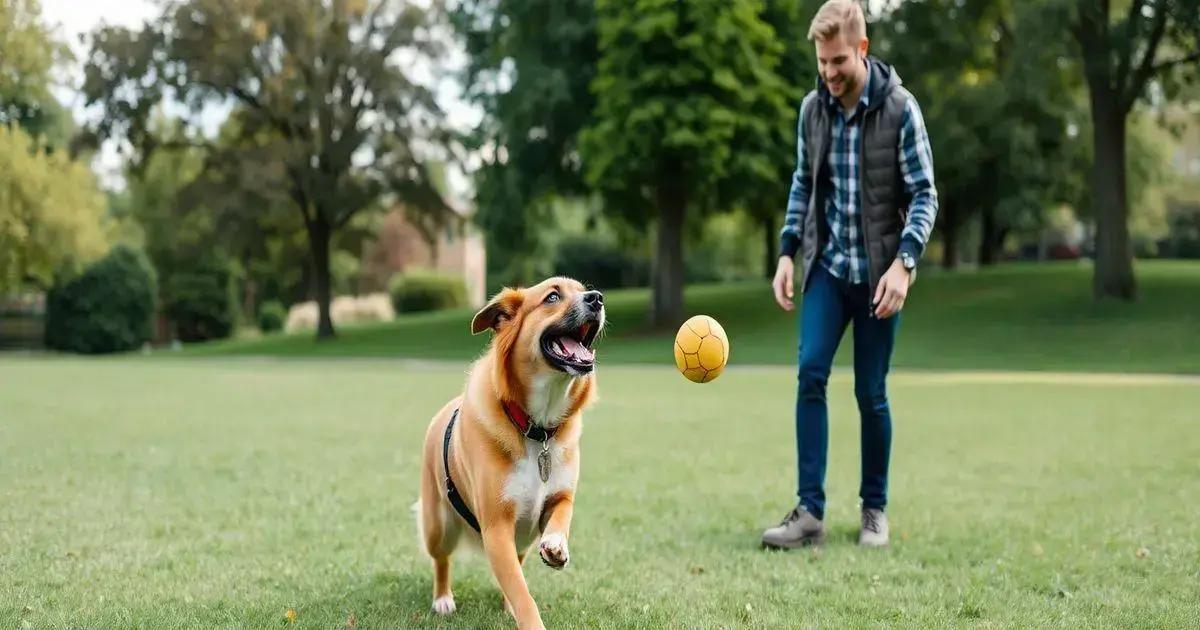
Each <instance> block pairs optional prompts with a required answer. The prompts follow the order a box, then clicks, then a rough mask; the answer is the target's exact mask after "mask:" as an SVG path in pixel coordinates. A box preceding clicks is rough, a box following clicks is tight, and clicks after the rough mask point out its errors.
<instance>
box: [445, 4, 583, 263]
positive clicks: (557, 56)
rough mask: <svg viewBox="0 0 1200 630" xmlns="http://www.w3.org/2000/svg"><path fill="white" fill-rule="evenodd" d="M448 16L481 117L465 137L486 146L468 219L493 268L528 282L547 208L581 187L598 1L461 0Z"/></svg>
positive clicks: (579, 191)
mask: <svg viewBox="0 0 1200 630" xmlns="http://www.w3.org/2000/svg"><path fill="white" fill-rule="evenodd" d="M451 20H452V23H453V24H454V27H455V29H456V31H457V32H458V33H459V35H460V36H462V38H463V40H464V42H465V44H466V49H467V53H468V55H469V64H468V66H467V68H466V72H465V74H466V76H465V84H466V86H467V97H468V98H469V99H471V100H472V101H473V102H475V103H476V104H478V105H480V106H481V107H482V109H483V111H484V119H483V121H482V122H481V124H480V125H479V127H478V128H477V129H475V130H474V132H473V133H472V134H471V136H470V138H468V144H469V146H470V147H471V148H473V149H476V150H479V149H482V148H484V147H487V150H486V151H482V152H481V155H482V156H483V159H484V164H483V165H482V167H481V168H480V169H479V170H478V171H477V173H476V190H477V193H476V199H475V200H476V206H477V208H478V211H477V212H476V214H475V216H474V219H475V221H476V222H477V224H478V225H479V226H480V227H481V228H482V229H483V232H484V234H485V237H486V240H487V250H488V260H489V264H490V265H491V266H494V267H503V268H504V272H506V273H505V275H506V276H508V277H510V278H512V280H513V281H514V282H517V283H524V282H531V281H534V280H536V278H534V277H533V274H534V272H533V267H534V266H535V265H536V260H535V258H536V257H537V255H538V254H537V251H538V250H539V249H540V247H541V245H542V241H543V237H544V236H545V233H544V231H543V230H544V225H545V219H546V216H547V213H548V212H549V208H548V205H549V203H550V202H551V200H552V199H553V198H555V197H560V196H574V195H581V194H583V193H585V190H586V186H585V183H584V181H583V173H582V169H581V165H580V162H579V159H578V156H577V151H578V147H577V145H578V134H579V130H580V129H581V128H583V126H585V125H586V124H587V123H588V121H589V120H590V119H591V115H592V110H593V107H594V103H595V97H594V96H593V95H592V93H591V92H590V91H589V90H588V86H589V84H590V83H591V81H592V78H593V77H594V76H595V74H596V61H597V56H598V52H597V49H596V17H595V10H594V2H593V0H465V1H463V2H459V3H456V5H455V8H454V9H453V11H452V12H451Z"/></svg>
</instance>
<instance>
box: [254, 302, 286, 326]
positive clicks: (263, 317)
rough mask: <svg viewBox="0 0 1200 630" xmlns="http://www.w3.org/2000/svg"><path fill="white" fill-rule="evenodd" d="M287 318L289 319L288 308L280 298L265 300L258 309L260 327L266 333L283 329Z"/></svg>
mask: <svg viewBox="0 0 1200 630" xmlns="http://www.w3.org/2000/svg"><path fill="white" fill-rule="evenodd" d="M285 320H287V308H285V307H284V306H283V303H282V302H280V301H279V300H268V301H266V302H263V304H262V306H260V307H259V309H258V329H259V330H261V331H263V332H264V333H271V332H275V331H277V330H283V322H284V321H285Z"/></svg>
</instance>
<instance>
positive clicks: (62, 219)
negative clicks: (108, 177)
mask: <svg viewBox="0 0 1200 630" xmlns="http://www.w3.org/2000/svg"><path fill="white" fill-rule="evenodd" d="M104 213H105V203H104V196H103V195H101V194H100V192H99V190H98V189H97V187H96V182H95V179H94V178H93V176H92V173H91V171H90V170H88V168H87V166H86V165H84V164H82V163H80V162H73V161H71V160H70V159H69V158H68V157H67V154H66V152H64V151H59V152H55V153H48V152H47V151H46V149H45V148H44V147H37V146H35V143H34V141H33V140H32V139H31V138H30V137H29V136H28V135H27V134H26V133H25V132H24V131H23V130H22V129H20V128H19V127H10V126H7V125H0V293H4V292H7V291H13V290H18V289H22V288H26V287H29V286H33V287H37V288H40V289H45V288H48V287H49V286H50V285H51V284H52V283H53V282H54V278H55V275H56V274H58V273H59V272H63V271H71V270H74V269H78V268H81V267H82V266H83V265H84V264H85V263H88V262H90V261H92V260H94V259H96V258H98V257H99V256H101V255H103V254H104V252H105V250H106V249H107V247H108V235H107V233H106V231H105V228H104Z"/></svg>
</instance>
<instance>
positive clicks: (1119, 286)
mask: <svg viewBox="0 0 1200 630" xmlns="http://www.w3.org/2000/svg"><path fill="white" fill-rule="evenodd" d="M1121 5H1124V6H1123V7H1122V6H1121ZM1122 8H1124V12H1123V14H1122V11H1121V9H1122ZM1045 9H1046V10H1048V11H1049V12H1050V13H1049V17H1053V18H1057V20H1056V22H1057V23H1058V24H1064V23H1065V24H1066V25H1067V26H1068V28H1069V31H1070V33H1071V35H1072V37H1073V39H1074V41H1075V43H1076V44H1077V45H1078V47H1079V53H1080V55H1081V56H1082V59H1083V67H1084V75H1085V77H1086V79H1087V88H1088V101H1089V106H1090V109H1091V115H1092V146H1093V156H1092V167H1091V182H1090V183H1091V189H1092V199H1093V203H1094V209H1093V210H1094V214H1095V219H1096V266H1095V270H1094V272H1093V282H1092V288H1093V293H1094V295H1095V297H1096V298H1097V299H1100V298H1118V299H1122V300H1132V299H1134V297H1135V296H1136V294H1137V285H1136V282H1135V279H1134V275H1133V250H1132V247H1131V243H1130V237H1129V194H1128V172H1127V167H1126V164H1127V162H1126V149H1127V142H1126V139H1127V137H1126V128H1127V122H1128V119H1129V114H1130V111H1131V110H1132V109H1133V107H1134V105H1135V104H1136V103H1137V102H1138V101H1139V100H1140V99H1142V98H1144V97H1146V96H1147V95H1148V93H1149V90H1148V88H1149V86H1150V85H1151V84H1160V85H1162V86H1163V87H1164V88H1165V89H1164V90H1163V93H1164V95H1166V96H1168V97H1169V96H1171V95H1172V94H1173V93H1177V90H1178V88H1179V86H1180V84H1181V83H1182V82H1183V81H1195V80H1196V79H1197V78H1198V77H1200V0H1127V1H1125V2H1119V3H1117V6H1116V7H1114V6H1113V3H1112V2H1111V0H1056V1H1055V2H1053V3H1050V4H1048V6H1047V7H1045ZM1114 11H1115V12H1114Z"/></svg>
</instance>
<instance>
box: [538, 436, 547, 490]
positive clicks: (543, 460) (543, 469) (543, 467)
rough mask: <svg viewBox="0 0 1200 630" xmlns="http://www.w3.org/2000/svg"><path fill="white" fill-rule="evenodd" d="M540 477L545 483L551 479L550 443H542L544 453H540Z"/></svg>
mask: <svg viewBox="0 0 1200 630" xmlns="http://www.w3.org/2000/svg"><path fill="white" fill-rule="evenodd" d="M538 476H540V477H541V478H542V481H543V482H546V481H548V480H549V479H550V442H549V441H548V440H547V441H546V442H542V452H541V453H538Z"/></svg>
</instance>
